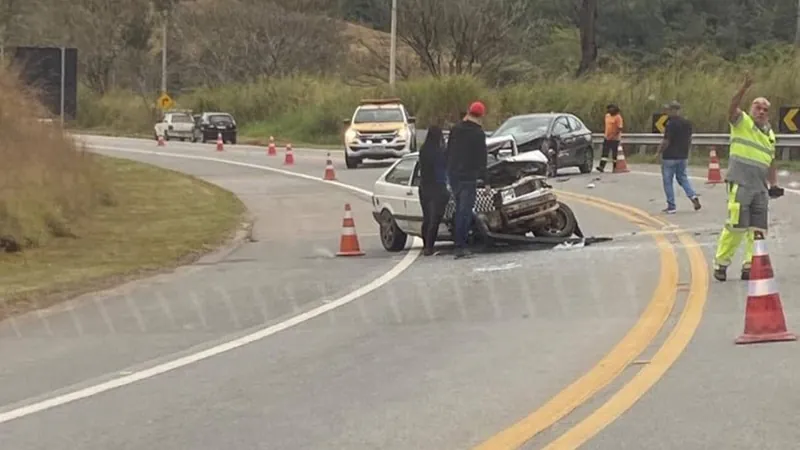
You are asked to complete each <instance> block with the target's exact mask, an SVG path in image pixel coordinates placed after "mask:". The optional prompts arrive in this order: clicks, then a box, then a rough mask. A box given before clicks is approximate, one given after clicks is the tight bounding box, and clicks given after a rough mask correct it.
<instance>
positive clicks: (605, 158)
mask: <svg viewBox="0 0 800 450" xmlns="http://www.w3.org/2000/svg"><path fill="white" fill-rule="evenodd" d="M618 151H619V141H610V140H608V139H604V140H603V153H602V154H601V156H600V169H605V168H606V163H608V162H610V163H611V167H616V166H617V152H618ZM609 153H610V154H611V155H609ZM609 156H610V158H609Z"/></svg>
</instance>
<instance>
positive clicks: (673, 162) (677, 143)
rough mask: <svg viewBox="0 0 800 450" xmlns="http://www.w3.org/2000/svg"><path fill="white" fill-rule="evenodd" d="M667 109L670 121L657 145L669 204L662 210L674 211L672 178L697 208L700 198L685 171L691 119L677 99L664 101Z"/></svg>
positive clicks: (687, 164)
mask: <svg viewBox="0 0 800 450" xmlns="http://www.w3.org/2000/svg"><path fill="white" fill-rule="evenodd" d="M664 109H665V110H666V113H667V114H668V115H669V121H668V122H667V127H666V129H665V130H664V139H663V140H662V141H661V146H660V147H659V149H658V156H659V159H660V160H661V178H662V179H663V182H664V193H665V194H666V196H667V207H666V208H664V210H663V211H662V212H665V213H667V214H675V211H676V207H675V191H674V190H673V179H677V180H678V184H679V185H680V186H681V187H682V188H683V191H684V192H685V193H686V196H687V197H689V199H690V200H691V201H692V204H693V205H694V209H695V211H697V210H698V209H700V200H699V199H698V198H697V193H695V191H694V189H693V188H692V183H691V182H690V181H689V176H688V175H687V173H686V170H687V168H688V166H689V149H690V148H691V146H692V123H691V122H689V121H688V120H687V119H685V118H684V117H682V116H681V114H680V112H681V104H680V103H678V102H677V101H673V102H670V103H669V104H667V105H664Z"/></svg>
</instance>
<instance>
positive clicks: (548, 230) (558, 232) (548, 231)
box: [533, 202, 578, 238]
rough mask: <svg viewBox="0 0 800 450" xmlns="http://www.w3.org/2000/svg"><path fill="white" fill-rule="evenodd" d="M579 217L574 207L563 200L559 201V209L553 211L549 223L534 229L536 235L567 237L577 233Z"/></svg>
mask: <svg viewBox="0 0 800 450" xmlns="http://www.w3.org/2000/svg"><path fill="white" fill-rule="evenodd" d="M577 225H578V219H576V218H575V213H574V212H572V209H571V208H570V207H569V206H567V205H566V204H564V203H562V202H558V209H557V210H555V211H553V213H552V214H551V217H550V220H549V221H548V223H547V225H544V226H542V227H541V228H538V229H536V230H533V234H534V236H539V237H559V238H567V237H570V236H572V235H573V234H574V233H575V228H576V227H577Z"/></svg>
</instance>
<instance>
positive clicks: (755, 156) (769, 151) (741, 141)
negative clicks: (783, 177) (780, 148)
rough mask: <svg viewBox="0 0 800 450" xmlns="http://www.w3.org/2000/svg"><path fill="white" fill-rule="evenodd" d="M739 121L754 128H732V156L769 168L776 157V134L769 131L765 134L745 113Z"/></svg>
mask: <svg viewBox="0 0 800 450" xmlns="http://www.w3.org/2000/svg"><path fill="white" fill-rule="evenodd" d="M739 120H741V121H747V122H749V123H751V124H752V126H750V127H747V124H742V125H745V126H738V127H731V135H730V156H731V157H732V158H733V157H736V158H737V159H745V160H748V161H750V162H753V163H756V164H758V165H761V166H767V167H768V166H769V165H770V164H771V163H772V160H773V159H774V157H775V133H773V132H772V130H769V134H764V132H763V131H761V130H759V129H758V126H757V125H756V124H755V123H754V122H753V120H752V119H750V117H749V116H747V115H746V113H744V112H743V113H742V117H741V118H740V119H739Z"/></svg>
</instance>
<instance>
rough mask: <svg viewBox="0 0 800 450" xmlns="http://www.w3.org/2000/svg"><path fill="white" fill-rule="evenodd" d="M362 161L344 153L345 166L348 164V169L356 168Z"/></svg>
mask: <svg viewBox="0 0 800 450" xmlns="http://www.w3.org/2000/svg"><path fill="white" fill-rule="evenodd" d="M360 163H361V161H359V160H358V159H356V158H351V157H349V156H347V154H345V155H344V164H345V166H347V168H348V169H355V168H357V167H358V165H359V164H360Z"/></svg>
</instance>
